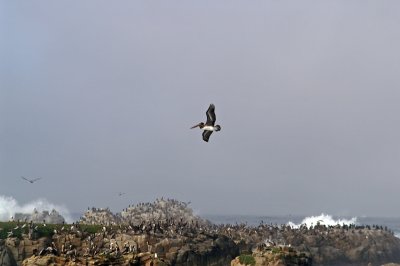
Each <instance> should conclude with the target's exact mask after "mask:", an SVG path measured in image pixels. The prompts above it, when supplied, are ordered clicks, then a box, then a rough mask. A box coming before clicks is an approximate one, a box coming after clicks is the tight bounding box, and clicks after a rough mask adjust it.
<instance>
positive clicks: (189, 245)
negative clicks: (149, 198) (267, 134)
mask: <svg viewBox="0 0 400 266" xmlns="http://www.w3.org/2000/svg"><path fill="white" fill-rule="evenodd" d="M53 214H54V213H53ZM16 217H17V216H16ZM21 218H23V217H22V216H21ZM44 222H46V221H44ZM390 262H397V263H398V262H400V239H398V238H396V237H394V235H393V233H392V232H391V231H390V230H388V229H386V228H383V227H381V226H378V225H372V226H369V225H365V226H360V225H336V226H325V225H323V224H316V225H315V226H312V227H307V226H301V227H300V228H292V227H291V226H289V225H272V224H264V223H261V224H259V225H258V226H248V225H246V224H235V225H230V224H223V225H221V224H213V223H211V222H209V221H207V220H205V219H202V218H201V217H198V216H196V215H194V214H193V211H192V209H191V208H190V207H189V204H188V203H185V202H181V201H178V200H174V199H163V198H162V199H157V200H156V201H154V202H152V203H139V204H135V205H132V206H128V207H127V208H126V209H124V210H123V211H122V212H120V213H112V212H111V211H110V210H109V209H107V208H103V209H100V208H88V210H87V211H86V212H85V213H84V215H83V216H82V217H81V219H80V220H79V221H77V222H75V223H73V224H68V225H67V224H65V222H64V221H62V222H61V223H56V224H46V223H43V221H41V222H40V223H39V222H38V221H33V220H29V219H26V217H25V218H24V219H19V220H18V219H17V220H14V221H10V222H8V223H0V265H4V266H11V265H12V266H15V265H26V266H28V265H235V266H238V265H368V264H369V263H370V265H381V264H384V263H390Z"/></svg>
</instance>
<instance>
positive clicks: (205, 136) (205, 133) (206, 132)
mask: <svg viewBox="0 0 400 266" xmlns="http://www.w3.org/2000/svg"><path fill="white" fill-rule="evenodd" d="M212 133H213V132H212V131H211V130H204V131H203V140H204V141H205V142H208V140H209V139H210V136H211V134H212Z"/></svg>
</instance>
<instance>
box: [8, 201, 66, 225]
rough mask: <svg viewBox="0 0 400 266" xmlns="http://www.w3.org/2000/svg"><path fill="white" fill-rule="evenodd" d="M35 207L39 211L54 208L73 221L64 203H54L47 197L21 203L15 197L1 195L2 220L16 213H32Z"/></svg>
mask: <svg viewBox="0 0 400 266" xmlns="http://www.w3.org/2000/svg"><path fill="white" fill-rule="evenodd" d="M35 208H36V210H37V211H39V212H41V211H49V212H51V211H52V210H53V209H54V210H56V211H57V212H59V213H60V214H61V215H62V216H63V217H64V219H65V221H66V222H67V223H70V222H72V221H73V219H72V217H71V215H70V213H69V211H68V209H67V208H66V207H65V206H63V205H56V204H53V203H51V202H49V201H47V200H46V199H37V200H34V201H31V202H28V203H26V204H22V205H21V204H19V203H18V202H17V200H16V199H14V198H13V197H9V196H3V195H0V221H8V220H10V219H11V217H13V216H15V213H24V214H32V212H33V210H34V209H35Z"/></svg>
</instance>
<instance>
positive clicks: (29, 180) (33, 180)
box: [21, 176, 42, 184]
mask: <svg viewBox="0 0 400 266" xmlns="http://www.w3.org/2000/svg"><path fill="white" fill-rule="evenodd" d="M21 178H22V179H24V180H26V181H28V182H29V183H31V184H33V183H35V182H36V181H38V180H39V179H42V178H41V177H38V178H34V179H28V178H25V177H23V176H21Z"/></svg>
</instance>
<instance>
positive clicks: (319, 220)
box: [287, 213, 357, 228]
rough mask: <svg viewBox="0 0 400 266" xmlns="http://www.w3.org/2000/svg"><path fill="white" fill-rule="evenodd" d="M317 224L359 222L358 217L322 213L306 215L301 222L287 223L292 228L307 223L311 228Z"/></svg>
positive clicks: (328, 224) (329, 224) (332, 224)
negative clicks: (343, 217) (341, 217)
mask: <svg viewBox="0 0 400 266" xmlns="http://www.w3.org/2000/svg"><path fill="white" fill-rule="evenodd" d="M317 224H321V225H326V226H335V225H343V224H345V225H350V224H357V218H356V217H353V218H351V219H334V218H333V217H332V216H331V215H328V214H324V213H322V214H321V215H318V216H309V217H306V218H304V219H303V221H301V223H299V224H295V223H293V222H291V221H289V222H288V223H287V225H289V226H290V227H292V228H299V227H300V226H302V225H305V226H307V227H308V228H310V227H311V226H315V225H317Z"/></svg>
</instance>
